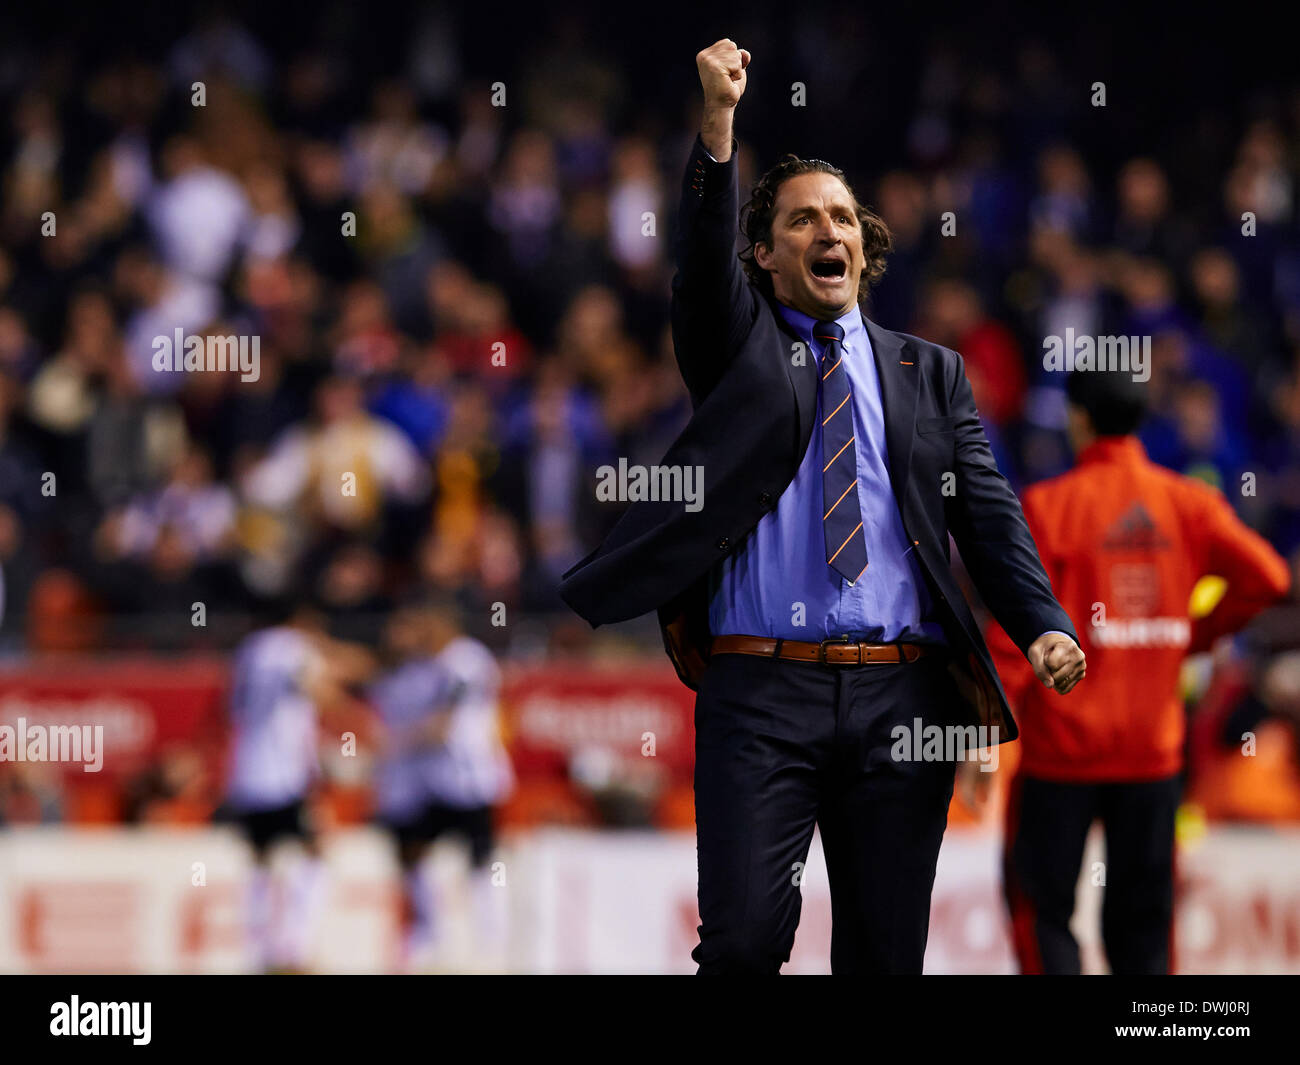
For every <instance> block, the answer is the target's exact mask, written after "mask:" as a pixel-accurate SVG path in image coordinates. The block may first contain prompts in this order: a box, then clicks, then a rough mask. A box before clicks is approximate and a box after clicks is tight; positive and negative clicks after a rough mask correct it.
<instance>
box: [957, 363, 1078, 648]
mask: <svg viewBox="0 0 1300 1065" xmlns="http://www.w3.org/2000/svg"><path fill="white" fill-rule="evenodd" d="M948 354H949V356H950V357H951V358H950V360H949V365H948V367H947V372H948V374H949V375H950V377H949V380H948V389H949V391H948V398H949V405H950V409H951V410H952V413H953V416H954V419H955V434H956V439H955V441H954V444H955V453H956V470H955V471H954V472H955V473H956V475H957V477H956V483H955V485H954V494H953V495H952V496H951V497H949V498H948V500H947V507H946V512H947V518H948V527H949V529H950V530H951V532H952V536H953V539H954V540H956V541H957V547H958V548H959V549H960V551H961V557H962V561H963V562H964V563H965V564H966V569H967V571H968V572H969V573H970V576H971V580H972V581H974V582H975V587H976V589H978V591H979V593H980V595H981V596H982V597H983V599H984V602H985V603H986V604H987V605H988V608H989V610H990V611H992V613H993V616H994V617H995V618H996V619H997V621H998V623H999V624H1000V625H1001V626H1002V628H1003V629H1005V630H1006V633H1007V635H1008V636H1009V637H1011V640H1012V642H1013V643H1014V644H1015V645H1016V646H1017V647H1018V648H1019V649H1020V652H1021V654H1027V653H1028V651H1029V645H1030V644H1032V643H1033V642H1034V641H1035V640H1036V639H1038V637H1039V636H1041V635H1042V634H1043V633H1044V632H1047V631H1049V630H1051V629H1056V630H1059V631H1061V632H1065V633H1068V634H1069V636H1070V637H1071V639H1073V640H1074V641H1075V642H1076V643H1078V641H1079V636H1078V633H1077V632H1076V631H1075V629H1074V625H1073V624H1072V623H1071V621H1070V618H1069V616H1068V615H1067V614H1066V613H1065V610H1064V609H1062V607H1061V604H1060V603H1058V602H1057V601H1056V597H1055V595H1053V593H1052V584H1051V581H1050V580H1049V579H1048V577H1047V572H1046V571H1045V570H1044V569H1043V563H1042V561H1041V560H1040V559H1039V557H1038V548H1037V546H1036V545H1035V543H1034V538H1033V536H1032V535H1031V534H1030V532H1029V526H1028V523H1027V522H1026V521H1025V515H1024V511H1023V510H1021V507H1020V501H1019V500H1018V499H1017V498H1016V494H1015V492H1014V491H1012V489H1011V485H1010V484H1008V483H1007V479H1006V478H1005V477H1004V476H1002V473H1001V471H1000V470H999V469H998V466H997V462H996V461H994V458H993V452H992V450H991V449H990V448H989V442H988V437H987V436H986V435H985V433H984V426H983V425H981V424H980V419H979V412H978V411H977V410H976V408H975V397H974V396H973V395H972V394H971V389H970V382H969V381H967V379H966V371H965V365H964V363H963V361H962V358H961V356H960V355H958V354H957V353H956V352H949V353H948Z"/></svg>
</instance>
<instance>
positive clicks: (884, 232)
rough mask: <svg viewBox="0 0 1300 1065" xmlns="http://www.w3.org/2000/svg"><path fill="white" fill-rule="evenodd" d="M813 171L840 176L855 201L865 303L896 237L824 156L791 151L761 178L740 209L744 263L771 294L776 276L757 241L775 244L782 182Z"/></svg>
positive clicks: (861, 296) (860, 287) (860, 292)
mask: <svg viewBox="0 0 1300 1065" xmlns="http://www.w3.org/2000/svg"><path fill="white" fill-rule="evenodd" d="M811 173H822V174H830V175H832V176H833V177H837V178H839V179H840V181H842V182H843V183H844V187H845V188H846V189H847V190H848V193H849V198H850V199H851V200H852V201H853V209H854V211H856V213H857V216H858V227H859V228H860V229H861V230H862V257H863V259H864V260H865V261H864V263H863V267H862V276H861V277H860V278H859V279H858V302H859V303H861V302H862V301H863V300H864V299H866V297H867V290H868V289H869V288H870V287H871V285H872V284H873V283H875V282H876V281H878V280H880V278H881V276H882V275H883V274H884V272H885V256H886V255H888V254H889V253H890V252H891V251H892V250H893V248H894V238H893V237H892V236H890V233H889V227H888V226H887V225H885V221H884V219H882V218H881V217H880V216H879V215H878V214H876V213H875V212H874V211H872V210H870V209H869V208H867V207H864V206H863V205H862V204H861V203H859V202H858V198H857V196H856V195H855V194H854V192H853V186H852V185H850V184H849V183H848V181H847V180H846V179H845V177H844V171H843V170H841V169H840V168H839V167H836V166H832V165H831V164H830V163H828V162H826V161H825V160H824V159H800V158H799V157H798V156H797V155H794V154H790V153H788V154H786V155H783V156H781V158H780V159H778V160H777V162H776V165H775V166H773V167H772V168H771V169H770V170H768V172H767V173H766V174H764V175H763V176H762V177H761V178H759V179H758V184H756V185H755V186H754V189H753V191H752V192H751V193H750V197H749V202H748V203H747V204H745V206H744V207H742V208H741V209H740V231H741V233H743V234H744V236H745V239H746V240H747V241H748V242H749V247H747V248H746V249H745V250H744V251H742V252H741V253H740V261H741V262H742V263H743V264H744V266H745V273H746V274H747V275H748V276H749V279H750V280H751V281H753V282H754V284H756V285H757V286H758V287H759V289H761V290H762V291H763V292H764V293H765V294H766V295H767V296H769V297H770V296H771V295H772V275H771V274H769V273H768V272H767V271H766V270H764V269H763V268H762V267H761V266H759V265H758V262H757V261H756V260H755V258H754V247H755V245H757V244H766V245H768V246H769V247H771V244H772V221H773V217H774V215H775V213H776V194H777V193H778V192H779V191H780V189H781V186H782V184H784V183H785V182H786V181H788V180H789V179H790V178H792V177H797V176H798V175H799V174H811Z"/></svg>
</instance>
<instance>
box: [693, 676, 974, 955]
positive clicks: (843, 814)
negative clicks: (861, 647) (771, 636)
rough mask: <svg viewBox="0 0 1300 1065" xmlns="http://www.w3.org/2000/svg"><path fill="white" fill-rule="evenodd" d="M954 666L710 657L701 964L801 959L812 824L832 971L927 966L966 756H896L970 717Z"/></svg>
mask: <svg viewBox="0 0 1300 1065" xmlns="http://www.w3.org/2000/svg"><path fill="white" fill-rule="evenodd" d="M945 661H946V660H945V658H944V657H943V656H942V655H937V656H933V657H925V658H921V659H918V660H917V661H916V662H913V663H904V664H893V665H865V666H834V665H819V664H815V663H808V664H805V663H802V662H790V661H785V660H778V659H770V658H761V657H757V656H752V655H737V654H724V655H717V656H715V657H714V658H712V659H711V660H710V662H709V665H708V668H707V669H706V670H705V673H704V676H703V678H702V679H701V681H700V687H699V693H698V697H697V699H696V702H695V822H696V832H697V841H698V851H699V906H700V926H699V933H700V942H699V945H698V946H697V947H696V948H695V950H694V951H692V953H691V957H692V958H693V959H694V960H695V961H696V962H697V963H698V964H699V970H698V971H699V972H700V973H777V972H779V971H780V968H781V965H782V964H783V963H784V962H786V961H788V960H789V957H790V949H791V947H792V946H793V944H794V935H795V928H796V927H797V926H798V924H799V911H800V906H801V903H802V897H801V895H800V890H799V884H800V881H801V879H802V872H803V868H804V863H805V862H806V860H807V857H808V848H809V845H810V843H811V842H812V835H813V827H814V826H817V827H818V828H820V830H821V836H822V845H823V849H824V850H825V854H826V867H827V876H828V879H829V882H830V893H831V919H832V930H831V969H832V971H833V972H835V973H836V974H840V973H866V972H874V973H919V972H920V971H921V965H922V961H923V960H924V957H925V941H926V936H927V933H928V931H929V922H930V891H931V889H932V887H933V886H934V870H935V864H936V862H937V861H938V856H939V844H940V843H941V842H942V840H943V833H944V829H945V827H946V826H947V822H948V802H949V800H950V799H951V797H952V789H953V777H954V770H955V763H954V762H952V761H921V760H916V761H904V760H899V759H895V758H894V757H892V756H891V748H892V747H893V746H894V745H895V743H896V739H895V737H894V736H893V735H891V733H892V730H893V729H894V727H895V726H898V725H903V726H906V727H907V729H908V730H909V732H911V731H912V730H913V722H914V719H915V718H920V719H921V720H922V722H923V723H924V724H927V725H928V724H938V725H946V724H950V723H960V724H968V723H969V719H968V718H967V716H966V713H965V711H964V708H963V705H962V702H961V697H960V695H959V694H958V692H957V689H956V685H955V684H954V683H953V681H952V679H951V678H950V677H949V675H948V673H947V671H946V669H945V668H944V663H945Z"/></svg>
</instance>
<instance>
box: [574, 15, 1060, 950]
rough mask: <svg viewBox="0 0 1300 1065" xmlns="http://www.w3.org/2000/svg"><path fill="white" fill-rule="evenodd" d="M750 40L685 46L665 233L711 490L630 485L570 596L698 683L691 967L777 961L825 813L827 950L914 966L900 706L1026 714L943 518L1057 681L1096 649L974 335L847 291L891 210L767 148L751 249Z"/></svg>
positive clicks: (936, 773)
mask: <svg viewBox="0 0 1300 1065" xmlns="http://www.w3.org/2000/svg"><path fill="white" fill-rule="evenodd" d="M749 59H750V57H749V53H748V52H746V51H744V50H743V49H740V48H737V46H736V45H735V43H734V42H733V41H730V40H722V41H719V42H717V43H716V44H714V45H712V46H711V47H709V48H707V49H705V50H704V51H702V52H700V53H699V55H698V56H697V57H696V65H697V67H698V69H699V73H700V80H701V84H702V86H703V88H704V102H705V109H704V120H703V124H702V129H701V132H700V135H699V137H698V138H697V140H696V143H695V146H694V149H693V151H692V154H691V158H690V161H689V163H688V165H687V169H686V177H685V180H684V182H683V187H682V201H681V211H680V216H679V220H678V230H677V234H676V242H675V255H676V263H677V274H676V276H675V278H674V280H673V306H672V312H673V339H674V344H675V347H676V354H677V361H678V365H679V366H680V368H681V372H682V377H683V378H684V380H685V382H686V385H687V388H688V389H689V391H690V395H691V401H692V405H693V415H692V418H691V421H690V423H689V424H688V425H687V427H686V429H685V430H683V432H682V434H681V436H679V437H678V439H677V440H676V441H675V442H674V444H673V446H672V447H671V448H670V449H669V451H668V454H667V455H666V456H665V457H664V460H663V464H662V467H666V468H668V469H670V470H672V469H679V470H687V471H689V470H696V469H702V470H703V473H704V476H705V483H704V488H703V505H702V506H700V505H698V504H697V505H689V504H688V505H683V503H682V501H681V500H680V499H678V500H676V501H674V500H672V499H670V498H659V497H660V496H665V495H671V494H672V493H663V492H656V493H654V494H653V495H654V498H652V499H649V500H641V501H637V502H634V503H633V504H632V505H631V506H630V507H629V508H628V509H627V511H626V512H625V513H624V514H623V516H622V517H621V518H620V519H619V521H618V523H617V524H616V525H615V527H614V529H613V530H612V531H611V533H610V534H609V536H608V537H607V538H606V540H605V542H604V543H603V544H601V545H600V547H599V548H598V549H597V550H596V551H594V552H593V553H592V554H590V555H588V556H587V557H586V558H585V559H583V560H582V561H581V562H579V563H578V564H577V565H576V566H575V567H573V569H571V570H570V571H569V572H568V573H567V574H566V575H565V578H564V582H563V584H562V586H561V595H562V596H563V597H564V599H565V601H566V602H567V603H568V604H569V605H570V606H571V607H573V609H574V610H575V611H577V612H578V613H579V614H580V615H582V617H584V618H586V619H587V621H589V622H590V623H591V624H592V625H593V626H595V625H600V624H604V623H607V622H614V621H621V620H625V619H628V618H632V617H636V616H637V615H640V614H643V613H646V612H648V611H650V610H657V611H658V613H659V619H660V624H661V627H662V630H663V633H664V644H665V648H666V649H667V651H668V654H669V657H670V658H671V659H672V661H673V663H674V665H675V666H676V668H677V671H678V674H679V675H680V676H681V678H682V680H683V681H684V682H685V683H686V684H688V685H689V686H690V687H692V688H694V689H696V691H697V692H698V696H697V699H696V706H695V727H696V762H695V805H696V828H697V835H698V850H699V905H700V920H701V924H700V929H699V931H700V943H699V945H698V946H697V947H696V948H695V950H694V951H693V953H692V957H693V958H694V959H695V960H696V961H697V962H698V963H699V971H700V972H701V973H712V972H770V973H775V972H779V970H780V967H781V964H782V963H783V962H784V961H786V960H788V958H789V954H790V948H791V946H792V945H793V942H794V934H795V928H796V926H797V925H798V920H799V909H800V903H801V897H800V893H799V882H800V879H801V876H802V869H803V863H804V861H805V860H806V858H807V854H808V848H809V845H810V842H811V840H812V834H813V829H814V826H817V827H818V828H819V829H820V831H821V835H822V843H823V848H824V850H825V854H826V863H827V871H828V875H829V878H830V889H831V905H832V922H833V931H832V943H831V965H832V968H833V970H834V971H835V972H836V973H841V972H868V971H874V972H917V973H919V972H920V971H921V966H922V961H923V958H924V954H925V941H926V933H927V929H928V925H929V909H930V892H931V888H932V886H933V882H934V871H935V864H936V862H937V860H938V853H939V845H940V842H941V841H942V839H943V832H944V828H945V827H946V824H947V809H948V802H949V799H950V798H951V795H952V787H953V776H954V771H955V761H956V760H955V758H954V757H953V756H952V754H951V751H950V749H949V752H948V754H947V756H946V757H944V756H943V755H942V753H941V754H936V755H933V756H930V757H919V758H918V757H914V752H915V751H916V750H917V745H916V744H915V743H913V742H912V741H911V740H908V741H907V742H905V743H898V742H897V741H898V739H899V736H900V732H899V730H900V729H901V730H902V733H901V735H903V736H908V735H910V733H911V732H912V731H913V730H914V729H918V728H919V729H921V730H923V731H925V730H928V729H930V728H931V727H935V726H937V727H938V728H939V729H942V730H952V729H958V730H959V729H961V728H962V727H964V726H972V725H977V724H978V725H982V726H984V727H985V728H986V729H987V730H988V731H987V732H984V733H983V734H982V735H983V736H984V737H985V738H984V740H983V741H982V742H983V743H987V744H996V743H1001V742H1005V741H1006V740H1010V739H1014V738H1015V734H1016V729H1015V722H1014V721H1013V720H1012V717H1011V712H1010V710H1009V708H1008V706H1007V702H1006V697H1005V695H1004V694H1003V692H1002V688H1001V686H1000V684H999V682H998V679H997V674H996V672H995V671H994V668H993V664H992V660H991V659H990V657H989V653H988V650H987V648H986V647H985V645H984V642H983V639H982V638H981V636H980V633H979V630H978V628H977V626H976V624H975V621H974V618H973V617H972V615H971V611H970V609H969V607H968V606H967V604H966V603H965V601H964V600H963V598H962V594H961V592H960V590H959V589H958V587H957V584H956V582H955V580H954V578H953V576H952V573H951V571H950V569H949V546H948V545H949V541H948V534H949V533H950V532H951V533H952V535H953V538H954V539H955V540H956V542H957V545H958V547H959V548H960V550H961V553H962V558H963V560H964V562H965V564H966V568H967V569H968V571H969V572H970V574H971V577H972V579H973V580H974V582H975V585H976V587H977V588H978V589H979V591H980V593H981V595H982V596H983V597H984V599H985V601H986V602H987V603H988V605H989V607H990V609H991V610H992V611H993V613H994V615H995V616H996V617H997V619H998V621H999V622H1001V624H1002V626H1003V628H1004V629H1005V630H1006V631H1007V633H1008V634H1009V635H1010V636H1011V637H1012V639H1013V640H1014V641H1015V643H1016V645H1017V646H1018V647H1019V649H1020V650H1021V651H1022V652H1023V653H1024V654H1025V656H1026V658H1027V659H1028V660H1029V662H1030V664H1031V665H1032V666H1033V669H1034V672H1035V673H1036V674H1037V676H1038V678H1039V680H1040V681H1041V682H1042V683H1043V684H1044V685H1046V686H1049V687H1054V688H1055V689H1056V691H1058V692H1060V693H1065V692H1068V691H1069V690H1070V689H1071V688H1072V687H1074V685H1075V684H1076V683H1077V682H1078V681H1079V679H1080V678H1081V677H1082V676H1083V673H1084V661H1083V653H1082V652H1081V651H1080V650H1079V647H1078V641H1077V638H1076V635H1075V632H1074V629H1073V627H1072V626H1071V623H1070V619H1069V618H1068V617H1067V616H1066V614H1065V611H1064V610H1062V609H1061V607H1060V605H1059V604H1058V603H1057V602H1056V600H1055V598H1054V597H1053V595H1052V588H1051V584H1050V583H1049V581H1048V578H1047V575H1046V573H1045V572H1044V570H1043V567H1042V564H1041V563H1040V561H1039V558H1038V554H1037V552H1036V550H1035V547H1034V542H1033V539H1032V537H1031V536H1030V534H1029V530H1028V528H1027V527H1026V525H1025V520H1024V515H1023V514H1022V512H1021V509H1020V504H1019V502H1018V501H1017V499H1016V497H1015V494H1014V493H1013V492H1012V491H1011V488H1010V486H1009V485H1008V484H1007V482H1006V480H1005V478H1003V476H1002V475H1001V474H1000V473H999V472H998V469H997V466H996V464H995V463H994V461H993V456H992V454H991V453H990V451H989V446H988V441H987V440H986V438H985V435H984V431H983V429H982V427H981V425H980V421H979V415H978V413H977V412H976V409H975V404H974V401H973V399H972V397H971V390H970V385H969V384H968V382H967V380H966V376H965V373H964V371H963V368H962V360H961V357H960V356H959V355H958V354H957V353H956V352H953V351H948V350H946V349H944V348H940V347H938V346H936V345H934V344H930V343H927V342H925V341H923V340H919V339H917V338H916V337H911V336H907V335H905V334H902V333H894V332H890V331H889V330H886V329H882V328H880V327H879V326H878V325H876V324H875V323H874V322H871V321H868V320H867V319H866V318H864V317H863V315H862V312H861V311H860V310H859V307H858V304H859V302H860V301H861V299H862V298H863V296H865V294H866V286H867V284H868V283H869V281H871V280H873V279H874V278H876V277H878V276H879V275H880V274H881V273H882V272H883V269H884V256H885V253H886V252H887V251H888V249H889V245H890V241H889V233H888V230H887V229H886V228H885V225H884V223H883V222H882V221H881V220H880V219H879V218H877V217H876V216H875V215H874V214H872V213H871V212H869V211H867V210H866V209H865V208H864V207H862V206H861V205H860V204H859V203H858V202H857V200H856V198H855V197H854V195H853V192H852V190H851V189H850V188H849V187H848V185H847V184H846V183H845V181H844V180H843V175H842V174H841V173H840V171H838V170H836V169H835V168H834V167H832V166H831V165H830V164H829V163H824V162H822V161H820V160H800V159H797V158H795V157H793V156H787V157H785V158H784V159H783V160H782V161H781V162H780V163H778V164H777V166H776V167H774V168H773V170H771V171H769V173H768V174H767V175H766V176H765V177H764V178H763V179H762V180H761V181H760V182H759V184H758V185H757V186H756V188H755V190H754V194H753V198H752V199H751V200H750V202H749V204H748V206H747V209H746V211H745V213H744V217H743V225H744V232H745V235H746V237H747V238H748V241H749V247H748V248H747V249H746V250H745V252H743V253H742V255H741V259H743V260H744V269H743V270H742V267H741V264H740V263H739V262H738V261H737V256H736V253H735V235H736V226H737V213H738V205H739V195H738V191H737V170H736V160H735V151H736V144H735V141H734V139H733V137H732V118H733V113H734V110H735V107H736V104H737V103H738V102H739V100H740V97H741V95H742V94H743V93H744V90H745V82H746V68H747V67H748V65H749ZM663 483H665V484H666V483H670V482H668V481H667V480H666V479H665V481H664V482H663ZM971 731H972V732H973V731H974V730H973V729H972V730H971Z"/></svg>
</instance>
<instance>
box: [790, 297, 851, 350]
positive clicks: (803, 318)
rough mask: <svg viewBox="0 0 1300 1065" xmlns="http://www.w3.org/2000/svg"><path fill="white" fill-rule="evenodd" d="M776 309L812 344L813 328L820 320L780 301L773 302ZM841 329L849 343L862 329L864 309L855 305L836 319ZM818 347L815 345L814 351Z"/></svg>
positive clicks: (791, 326) (792, 327)
mask: <svg viewBox="0 0 1300 1065" xmlns="http://www.w3.org/2000/svg"><path fill="white" fill-rule="evenodd" d="M773 302H774V303H775V304H776V309H777V310H778V311H779V312H780V313H781V317H783V318H784V319H785V320H786V322H787V323H788V324H789V326H790V328H791V329H793V330H794V331H795V332H796V333H798V334H799V335H800V336H801V337H802V338H803V339H804V340H806V341H808V342H809V344H812V339H813V328H814V327H815V326H816V325H817V323H818V322H819V321H822V319H820V318H809V317H808V315H806V314H804V313H803V311H797V310H795V309H794V308H793V307H787V306H786V305H785V304H784V303H782V302H781V301H780V300H773ZM835 321H836V322H837V323H839V325H840V327H841V328H842V329H843V330H844V339H845V340H846V341H847V340H848V339H849V336H850V335H851V334H852V333H853V331H854V330H855V329H860V328H862V309H861V308H860V307H859V306H858V305H857V304H854V305H853V306H852V307H850V308H849V309H848V310H847V311H845V312H844V313H843V314H842V315H840V316H839V317H838V318H836V319H835ZM815 348H816V345H814V349H815Z"/></svg>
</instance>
